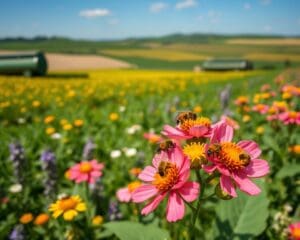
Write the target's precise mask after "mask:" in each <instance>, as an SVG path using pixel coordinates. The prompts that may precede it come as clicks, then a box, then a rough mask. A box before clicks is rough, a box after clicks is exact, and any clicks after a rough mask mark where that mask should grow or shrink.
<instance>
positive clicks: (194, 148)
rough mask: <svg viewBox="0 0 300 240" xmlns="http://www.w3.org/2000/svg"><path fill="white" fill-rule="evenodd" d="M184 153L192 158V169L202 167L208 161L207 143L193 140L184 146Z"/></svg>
mask: <svg viewBox="0 0 300 240" xmlns="http://www.w3.org/2000/svg"><path fill="white" fill-rule="evenodd" d="M183 153H184V155H186V156H187V157H188V158H189V159H190V160H191V168H192V169H200V168H201V167H202V165H203V164H206V163H207V159H206V156H205V144H204V143H196V142H192V143H190V144H187V145H185V146H184V147H183Z"/></svg>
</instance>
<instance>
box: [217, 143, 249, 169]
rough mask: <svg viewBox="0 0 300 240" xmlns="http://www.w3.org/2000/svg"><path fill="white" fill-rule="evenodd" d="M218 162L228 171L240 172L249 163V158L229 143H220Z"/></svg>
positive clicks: (237, 147) (240, 149)
mask: <svg viewBox="0 0 300 240" xmlns="http://www.w3.org/2000/svg"><path fill="white" fill-rule="evenodd" d="M219 156H220V160H221V162H222V163H223V164H224V165H225V166H226V168H227V169H229V170H230V171H236V170H241V169H243V168H244V167H245V166H247V165H248V164H249V163H250V160H251V158H250V156H249V154H248V153H246V152H245V151H244V150H243V149H242V148H241V147H239V146H238V145H236V144H235V143H231V142H224V143H221V150H220V155H219Z"/></svg>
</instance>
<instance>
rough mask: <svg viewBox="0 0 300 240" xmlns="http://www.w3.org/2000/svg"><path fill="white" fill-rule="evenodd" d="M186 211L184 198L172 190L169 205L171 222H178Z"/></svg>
mask: <svg viewBox="0 0 300 240" xmlns="http://www.w3.org/2000/svg"><path fill="white" fill-rule="evenodd" d="M184 211H185V207H184V202H183V200H182V199H181V197H180V196H179V195H178V194H177V193H176V192H174V191H171V192H170V196H169V201H168V205H167V220H168V221H169V222H176V221H178V220H180V219H182V218H183V216H184Z"/></svg>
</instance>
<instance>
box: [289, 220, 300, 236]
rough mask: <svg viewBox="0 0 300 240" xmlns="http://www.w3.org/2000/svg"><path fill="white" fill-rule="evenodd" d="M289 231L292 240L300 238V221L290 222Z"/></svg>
mask: <svg viewBox="0 0 300 240" xmlns="http://www.w3.org/2000/svg"><path fill="white" fill-rule="evenodd" d="M289 233H290V239H291V240H300V222H297V223H293V224H290V226H289Z"/></svg>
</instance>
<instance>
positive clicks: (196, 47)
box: [0, 34, 300, 69]
mask: <svg viewBox="0 0 300 240" xmlns="http://www.w3.org/2000/svg"><path fill="white" fill-rule="evenodd" d="M0 49H6V50H42V51H46V52H60V53H76V54H99V55H105V56H109V57H113V58H116V59H121V60H125V61H127V62H129V63H131V64H134V65H137V66H138V67H139V68H146V69H192V68H193V67H194V66H195V65H200V64H201V63H202V62H203V61H204V60H205V59H208V58H212V57H234V58H247V59H249V60H252V61H253V62H254V64H255V67H257V68H274V67H284V66H286V65H292V66H293V65H300V38H299V37H293V38H286V37H283V36H269V35H234V36H230V35H214V34H190V35H183V34H173V35H167V36H163V37H148V38H130V39H124V40H112V41H91V40H74V39H68V38H61V37H51V38H46V37H36V38H33V39H26V38H6V39H0Z"/></svg>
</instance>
